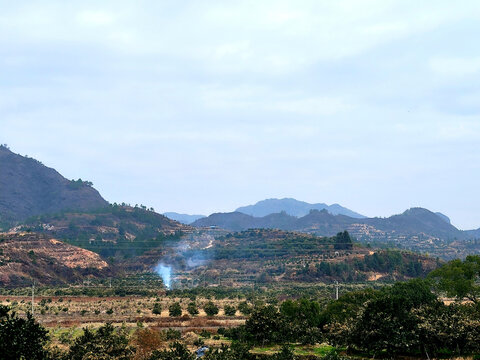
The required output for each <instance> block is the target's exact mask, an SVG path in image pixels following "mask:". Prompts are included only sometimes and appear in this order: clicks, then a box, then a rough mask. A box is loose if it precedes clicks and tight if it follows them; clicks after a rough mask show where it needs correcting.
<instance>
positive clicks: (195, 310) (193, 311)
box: [187, 302, 198, 316]
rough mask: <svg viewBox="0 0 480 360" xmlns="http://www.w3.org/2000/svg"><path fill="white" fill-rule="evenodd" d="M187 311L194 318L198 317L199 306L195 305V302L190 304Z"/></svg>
mask: <svg viewBox="0 0 480 360" xmlns="http://www.w3.org/2000/svg"><path fill="white" fill-rule="evenodd" d="M187 311H188V313H189V314H190V315H192V316H195V315H198V307H197V304H195V303H194V302H191V303H190V304H188V306H187Z"/></svg>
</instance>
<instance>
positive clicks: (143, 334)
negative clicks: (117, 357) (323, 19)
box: [134, 328, 162, 359]
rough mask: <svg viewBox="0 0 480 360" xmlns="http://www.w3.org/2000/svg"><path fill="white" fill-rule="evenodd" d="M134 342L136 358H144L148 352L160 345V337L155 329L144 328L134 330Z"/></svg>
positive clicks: (148, 354)
mask: <svg viewBox="0 0 480 360" xmlns="http://www.w3.org/2000/svg"><path fill="white" fill-rule="evenodd" d="M134 344H135V348H136V356H135V358H136V359H146V358H147V357H148V356H150V354H151V353H152V352H153V351H154V350H155V349H158V348H159V347H160V345H161V344H162V337H161V336H160V333H159V332H158V331H156V330H153V329H149V328H145V329H138V330H137V331H136V332H135V336H134Z"/></svg>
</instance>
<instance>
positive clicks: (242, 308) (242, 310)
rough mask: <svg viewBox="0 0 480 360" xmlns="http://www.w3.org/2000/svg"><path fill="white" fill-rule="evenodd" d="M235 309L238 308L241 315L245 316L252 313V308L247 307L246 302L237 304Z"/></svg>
mask: <svg viewBox="0 0 480 360" xmlns="http://www.w3.org/2000/svg"><path fill="white" fill-rule="evenodd" d="M237 308H238V311H240V313H242V314H243V315H245V316H247V315H250V314H251V313H252V307H251V306H249V305H248V303H247V302H246V301H243V302H241V303H240V304H238V307H237Z"/></svg>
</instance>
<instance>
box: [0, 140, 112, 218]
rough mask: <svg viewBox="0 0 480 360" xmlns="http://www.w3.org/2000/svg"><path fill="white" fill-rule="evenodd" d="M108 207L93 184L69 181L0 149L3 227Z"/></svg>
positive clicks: (31, 160)
mask: <svg viewBox="0 0 480 360" xmlns="http://www.w3.org/2000/svg"><path fill="white" fill-rule="evenodd" d="M107 205H108V202H107V201H106V200H105V199H103V197H102V196H101V195H100V193H99V192H98V191H97V190H96V189H95V188H93V186H92V183H90V182H88V181H82V180H81V179H79V180H76V181H73V180H68V179H66V178H64V177H63V176H62V175H61V174H60V173H59V172H58V171H56V170H55V169H53V168H49V167H47V166H45V165H43V164H42V163H41V162H40V161H38V160H35V159H32V158H29V157H24V156H21V155H19V154H15V153H14V152H12V151H10V149H8V148H7V147H6V146H0V223H6V222H10V223H15V222H18V221H22V220H25V219H27V218H29V217H31V216H36V215H41V214H45V213H57V212H60V211H66V210H77V211H89V210H94V209H97V208H101V207H105V206H107Z"/></svg>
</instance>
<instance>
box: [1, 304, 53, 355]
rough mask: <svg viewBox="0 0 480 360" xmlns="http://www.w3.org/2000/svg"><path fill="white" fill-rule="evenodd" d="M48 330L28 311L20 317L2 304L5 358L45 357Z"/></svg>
mask: <svg viewBox="0 0 480 360" xmlns="http://www.w3.org/2000/svg"><path fill="white" fill-rule="evenodd" d="M47 334H48V332H47V330H45V329H44V328H43V327H42V326H41V325H39V324H38V323H37V322H36V321H35V319H34V318H33V316H32V315H31V314H30V313H28V314H27V317H26V318H19V317H18V316H17V315H16V313H15V312H13V311H11V310H10V308H9V307H7V306H3V305H0V354H1V355H0V356H1V357H2V358H3V359H32V360H36V359H45V358H46V356H47V352H46V350H45V345H46V343H47V340H48V335H47Z"/></svg>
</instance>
